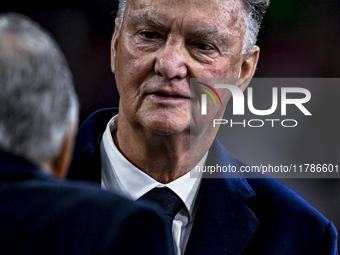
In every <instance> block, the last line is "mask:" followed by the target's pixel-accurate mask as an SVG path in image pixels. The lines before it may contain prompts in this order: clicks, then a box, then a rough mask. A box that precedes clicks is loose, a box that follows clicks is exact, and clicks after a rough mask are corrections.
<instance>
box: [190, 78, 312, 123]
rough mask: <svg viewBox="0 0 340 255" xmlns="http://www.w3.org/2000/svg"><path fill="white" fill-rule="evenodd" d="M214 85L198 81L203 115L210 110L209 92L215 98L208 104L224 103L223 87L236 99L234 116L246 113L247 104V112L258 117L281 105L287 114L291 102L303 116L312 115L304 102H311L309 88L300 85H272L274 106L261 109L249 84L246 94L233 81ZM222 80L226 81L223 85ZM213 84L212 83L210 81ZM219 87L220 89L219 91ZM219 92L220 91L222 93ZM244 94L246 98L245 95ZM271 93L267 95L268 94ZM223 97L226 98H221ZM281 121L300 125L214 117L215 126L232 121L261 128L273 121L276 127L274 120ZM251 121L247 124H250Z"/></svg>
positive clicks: (217, 105)
mask: <svg viewBox="0 0 340 255" xmlns="http://www.w3.org/2000/svg"><path fill="white" fill-rule="evenodd" d="M214 82H215V84H214V85H208V84H207V82H201V81H195V87H196V88H197V89H200V90H202V91H204V92H205V93H202V94H201V102H200V103H201V115H202V116H203V115H207V112H208V109H207V108H208V102H207V95H209V96H210V98H211V100H213V102H214V105H213V104H209V107H219V105H220V106H223V104H224V102H223V103H222V100H221V97H220V94H221V93H226V91H224V90H222V89H227V90H228V91H229V93H231V96H232V98H233V115H234V116H236V115H245V107H248V108H247V110H248V112H250V113H252V114H254V115H256V116H268V115H271V114H273V113H274V112H276V111H277V109H278V108H281V109H280V110H281V111H280V115H281V116H286V115H287V106H288V105H292V106H294V107H295V109H298V110H299V111H300V112H301V113H302V114H303V115H305V116H311V115H312V114H311V113H310V112H309V111H308V110H307V108H306V107H305V105H304V104H305V103H307V102H309V101H310V99H311V93H310V91H309V90H308V89H305V88H300V87H272V88H271V105H270V107H269V108H268V107H266V108H265V109H258V108H255V106H254V100H253V97H254V95H253V88H252V87H248V88H247V89H246V90H245V93H243V90H242V89H241V88H240V87H239V86H237V85H235V84H234V85H233V84H227V83H229V82H228V81H227V82H226V81H216V80H215V81H214ZM223 82H225V83H224V84H223ZM210 84H211V83H210ZM216 89H219V92H217V91H216ZM219 93H220V94H219ZM245 94H246V95H247V97H245ZM267 96H268V95H267ZM222 98H223V97H222ZM278 121H280V122H281V125H282V126H283V127H295V126H297V124H298V123H297V121H296V120H295V119H285V120H280V119H277V118H276V119H258V118H257V119H251V120H249V121H246V120H243V121H242V122H235V120H232V119H231V120H230V121H229V120H226V119H214V120H213V127H215V126H217V125H224V124H227V123H230V126H231V127H233V126H235V125H242V126H244V127H245V126H249V127H262V126H264V124H265V123H270V124H271V126H272V127H274V123H276V122H278ZM247 124H248V125H247Z"/></svg>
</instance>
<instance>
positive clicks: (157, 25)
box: [132, 13, 168, 30]
mask: <svg viewBox="0 0 340 255" xmlns="http://www.w3.org/2000/svg"><path fill="white" fill-rule="evenodd" d="M140 24H146V25H148V26H149V27H151V28H153V29H157V30H167V29H168V28H167V27H166V26H165V25H164V24H163V23H161V22H159V21H158V20H156V19H154V18H153V17H151V16H150V15H148V14H147V13H142V14H140V15H139V16H137V17H136V18H135V19H134V20H133V21H132V25H133V26H134V27H136V26H138V25H140Z"/></svg>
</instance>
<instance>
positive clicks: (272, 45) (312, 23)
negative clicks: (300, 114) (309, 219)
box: [0, 0, 340, 229]
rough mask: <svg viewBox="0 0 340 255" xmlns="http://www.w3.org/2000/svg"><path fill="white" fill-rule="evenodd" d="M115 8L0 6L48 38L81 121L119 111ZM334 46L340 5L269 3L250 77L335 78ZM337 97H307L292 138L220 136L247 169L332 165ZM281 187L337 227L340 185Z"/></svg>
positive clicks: (111, 1)
mask: <svg viewBox="0 0 340 255" xmlns="http://www.w3.org/2000/svg"><path fill="white" fill-rule="evenodd" d="M116 10H117V1H116V0H96V1H95V0H87V1H75V0H68V1H66V0H50V1H37V0H32V1H27V2H18V1H15V0H13V1H6V3H2V4H1V7H0V12H9V11H15V12H19V13H23V14H25V15H27V16H29V17H31V18H33V19H34V20H35V21H37V22H39V23H40V24H41V25H42V26H43V27H45V28H46V29H47V30H48V31H50V33H51V34H53V35H54V37H55V38H56V40H57V42H58V43H59V45H60V47H61V49H62V50H63V52H64V53H65V55H66V58H67V60H68V62H69V64H70V67H71V70H72V72H73V74H74V81H75V86H76V90H77V93H78V95H79V98H80V102H81V115H80V122H81V123H82V122H83V121H84V120H85V118H86V117H87V116H88V115H89V114H91V113H92V112H93V111H95V110H98V109H100V108H105V107H112V106H117V105H118V98H119V97H118V94H117V90H116V87H115V81H114V75H113V74H112V73H111V70H110V40H111V36H112V34H113V29H114V18H115V14H116ZM339 42H340V1H338V0H298V1H297V0H272V3H271V5H270V6H269V8H268V11H267V14H266V16H265V18H264V20H263V24H262V28H261V31H260V35H259V43H258V45H259V46H260V48H261V54H260V61H259V65H258V69H257V72H256V75H255V77H261V78H285V77H291V78H301V77H305V78H307V77H308V78H336V77H340V49H339ZM306 88H307V87H306ZM269 92H271V91H269ZM254 93H255V88H254ZM257 93H259V92H257ZM261 93H262V92H261ZM266 93H268V90H266V92H265V91H263V94H264V95H263V96H266ZM270 95H271V94H269V96H270ZM339 95H340V87H337V86H336V85H334V86H325V87H324V88H321V89H318V90H316V92H315V93H314V92H313V93H312V101H313V104H312V106H311V109H309V110H310V111H311V112H312V113H313V115H314V113H315V115H316V116H319V118H317V119H316V118H310V119H307V120H306V121H304V122H303V123H302V124H300V126H299V132H298V133H295V134H294V135H293V136H291V135H287V134H286V133H285V130H284V129H275V132H267V131H266V129H258V130H256V131H254V130H249V129H244V130H242V129H237V130H236V129H235V130H233V131H231V132H230V134H228V135H227V136H226V137H225V139H227V140H228V146H227V148H228V150H229V151H230V152H231V153H232V154H234V155H235V156H237V157H238V158H240V159H241V160H243V161H245V162H247V163H249V164H257V163H258V162H260V161H261V163H264V162H266V160H267V162H273V164H275V163H277V164H281V163H286V164H288V163H289V164H290V163H295V162H303V163H316V162H315V160H319V161H322V162H320V163H333V164H338V163H339V158H340V149H339V148H340V146H339V145H340V135H339V133H338V132H339V131H338V130H340V123H339V120H338V119H340V117H339V110H340V103H339V101H340V100H339ZM276 159H277V160H280V161H276ZM311 160H313V162H312V161H311ZM282 181H283V182H285V183H286V184H287V185H288V186H290V187H292V188H293V189H294V190H296V191H297V192H298V193H299V194H300V195H302V197H304V198H305V199H306V200H307V201H308V202H310V203H311V204H312V205H313V206H314V207H316V208H317V209H318V210H319V211H321V212H322V213H323V214H324V215H325V216H326V217H328V218H329V219H330V220H332V221H333V222H334V224H335V225H336V227H337V229H340V216H339V215H340V179H285V180H282Z"/></svg>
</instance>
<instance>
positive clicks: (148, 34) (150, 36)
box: [141, 31, 157, 39]
mask: <svg viewBox="0 0 340 255" xmlns="http://www.w3.org/2000/svg"><path fill="white" fill-rule="evenodd" d="M141 35H142V36H143V37H145V38H146V39H156V38H157V35H156V34H155V33H153V32H149V31H144V32H142V33H141Z"/></svg>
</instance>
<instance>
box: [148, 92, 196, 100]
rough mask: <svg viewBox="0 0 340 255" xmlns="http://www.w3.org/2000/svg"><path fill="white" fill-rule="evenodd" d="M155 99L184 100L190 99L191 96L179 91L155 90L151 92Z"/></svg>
mask: <svg viewBox="0 0 340 255" xmlns="http://www.w3.org/2000/svg"><path fill="white" fill-rule="evenodd" d="M149 95H151V96H152V97H153V98H154V99H155V100H159V101H182V100H190V96H186V95H184V94H181V93H177V92H154V93H150V94H149Z"/></svg>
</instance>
